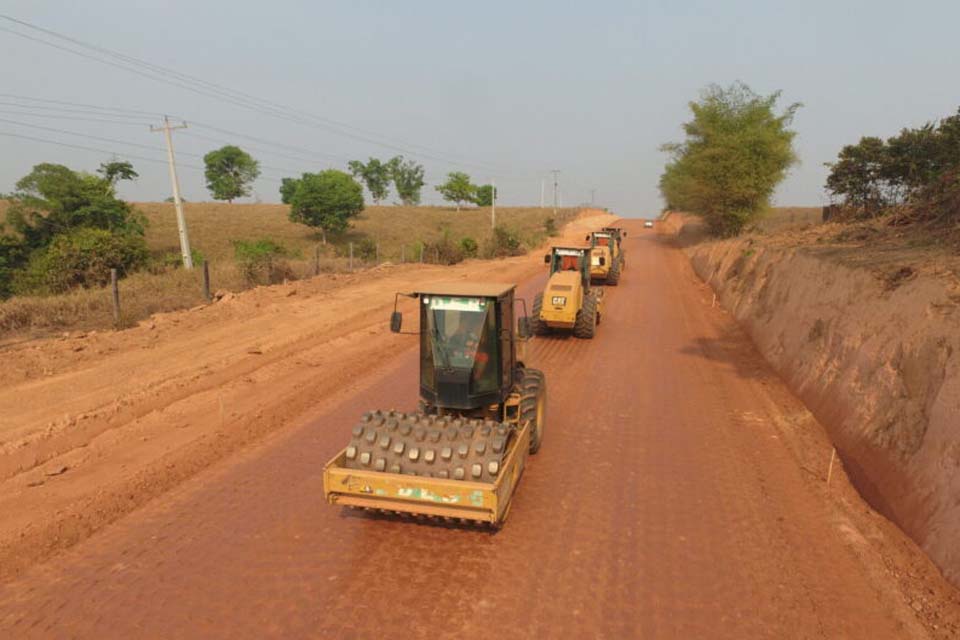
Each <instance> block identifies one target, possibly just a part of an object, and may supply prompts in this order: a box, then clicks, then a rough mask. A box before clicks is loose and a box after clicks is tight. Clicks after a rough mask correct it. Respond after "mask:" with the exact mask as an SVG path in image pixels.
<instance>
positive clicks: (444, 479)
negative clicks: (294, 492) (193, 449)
mask: <svg viewBox="0 0 960 640" xmlns="http://www.w3.org/2000/svg"><path fill="white" fill-rule="evenodd" d="M514 290H515V286H514V285H512V284H499V283H487V284H472V283H462V282H460V283H447V284H436V285H432V286H429V287H425V288H423V289H421V290H419V291H417V292H414V293H407V294H397V296H398V297H399V296H400V295H404V296H408V297H412V298H416V299H417V301H418V303H419V304H418V306H419V310H418V315H419V317H420V329H419V334H420V407H419V409H418V410H417V411H410V412H400V411H371V412H369V413H366V414H364V416H363V417H362V418H360V421H359V422H358V423H357V424H356V425H355V426H354V427H353V430H352V438H351V440H350V442H349V444H348V445H347V446H346V447H345V448H344V449H343V450H342V451H340V453H338V454H337V455H336V456H335V457H334V458H333V459H332V460H330V461H329V462H328V463H327V465H326V466H325V467H324V469H323V493H324V495H325V496H326V499H327V501H328V502H330V503H331V504H338V505H344V506H349V507H357V508H363V509H367V510H374V511H386V512H397V513H403V514H414V515H417V516H433V517H439V518H444V519H457V520H467V521H475V522H485V523H488V524H491V525H493V526H495V527H498V526H500V525H501V524H502V523H503V521H504V520H506V518H507V514H508V513H509V510H510V504H511V501H512V498H513V492H514V490H515V489H516V487H517V483H518V482H519V480H520V477H521V475H522V474H523V470H524V468H525V467H526V463H527V456H528V455H530V454H533V453H536V452H537V450H538V449H539V448H540V443H541V442H542V441H543V431H544V420H545V415H546V406H547V383H546V379H545V378H544V375H543V373H542V372H541V371H539V370H537V369H533V368H530V367H528V366H526V364H525V362H524V358H525V352H526V349H525V347H526V343H527V340H528V339H529V338H530V335H531V328H530V321H529V318H527V317H525V316H521V317H520V318H519V319H518V320H516V321H515V320H514V319H515V317H516V314H515V311H516V309H515V305H514ZM402 321H403V318H402V316H401V315H400V312H399V311H397V310H396V305H395V306H394V312H393V315H392V316H391V318H390V329H391V331H393V332H395V333H399V332H400V328H401V324H402Z"/></svg>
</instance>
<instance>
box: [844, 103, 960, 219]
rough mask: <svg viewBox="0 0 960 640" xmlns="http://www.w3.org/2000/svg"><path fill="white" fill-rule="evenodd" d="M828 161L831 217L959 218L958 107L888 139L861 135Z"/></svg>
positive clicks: (959, 137)
mask: <svg viewBox="0 0 960 640" xmlns="http://www.w3.org/2000/svg"><path fill="white" fill-rule="evenodd" d="M827 166H828V167H829V168H830V174H829V176H828V177H827V184H826V189H827V191H828V192H829V193H830V194H831V196H832V197H833V199H834V201H835V202H836V203H837V204H838V205H839V206H837V207H835V208H834V210H833V211H832V212H831V213H832V214H833V216H832V217H833V219H834V220H837V221H844V220H846V221H858V220H875V219H882V220H884V221H885V222H887V223H888V224H891V225H894V226H903V225H909V224H915V223H924V224H925V225H928V226H929V225H934V226H939V227H944V226H946V227H950V228H952V230H953V231H956V227H957V225H958V224H960V110H958V112H957V113H956V114H955V115H952V116H949V117H946V118H943V119H942V120H940V121H939V122H929V123H927V124H925V125H923V126H921V127H918V128H914V129H910V128H905V129H903V130H901V131H900V133H899V134H897V135H896V136H893V137H891V138H888V139H886V140H883V139H881V138H878V137H874V136H866V137H863V138H860V141H859V142H857V143H856V144H850V145H847V146H845V147H843V148H842V149H841V150H840V153H839V154H838V156H837V160H836V162H832V163H829V164H828V165H827Z"/></svg>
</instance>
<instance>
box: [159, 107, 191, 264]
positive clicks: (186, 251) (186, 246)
mask: <svg viewBox="0 0 960 640" xmlns="http://www.w3.org/2000/svg"><path fill="white" fill-rule="evenodd" d="M186 128H187V123H186V122H181V123H180V124H178V125H175V126H171V125H170V118H168V117H167V116H163V126H162V127H154V126H151V127H150V131H163V136H164V138H166V140H167V164H168V165H169V166H170V183H171V184H172V185H173V206H174V208H175V209H176V210H177V231H178V232H179V234H180V255H181V256H182V258H183V267H184V268H185V269H193V256H192V255H191V253H190V236H189V235H188V234H187V221H186V219H185V218H184V217H183V200H181V199H180V181H179V180H178V179H177V165H176V162H175V161H174V159H173V137H172V136H171V135H170V132H171V131H173V130H174V129H186Z"/></svg>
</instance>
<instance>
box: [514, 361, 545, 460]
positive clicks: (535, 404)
mask: <svg viewBox="0 0 960 640" xmlns="http://www.w3.org/2000/svg"><path fill="white" fill-rule="evenodd" d="M546 415H547V380H546V378H545V377H544V376H543V372H542V371H540V370H539V369H527V368H525V369H524V370H523V378H522V379H521V380H520V421H521V422H526V421H530V427H531V428H530V453H536V452H537V451H539V450H540V444H541V443H542V442H543V426H544V422H545V420H546Z"/></svg>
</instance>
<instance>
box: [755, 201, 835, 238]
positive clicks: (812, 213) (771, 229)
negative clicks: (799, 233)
mask: <svg viewBox="0 0 960 640" xmlns="http://www.w3.org/2000/svg"><path fill="white" fill-rule="evenodd" d="M822 223H823V209H822V208H821V207H774V208H772V209H771V210H770V211H769V212H768V213H767V214H766V215H764V216H763V217H762V218H760V220H759V221H758V222H757V224H756V227H757V229H759V230H760V231H762V232H766V233H776V232H778V231H784V230H787V229H801V228H803V227H808V226H810V225H818V224H822Z"/></svg>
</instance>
